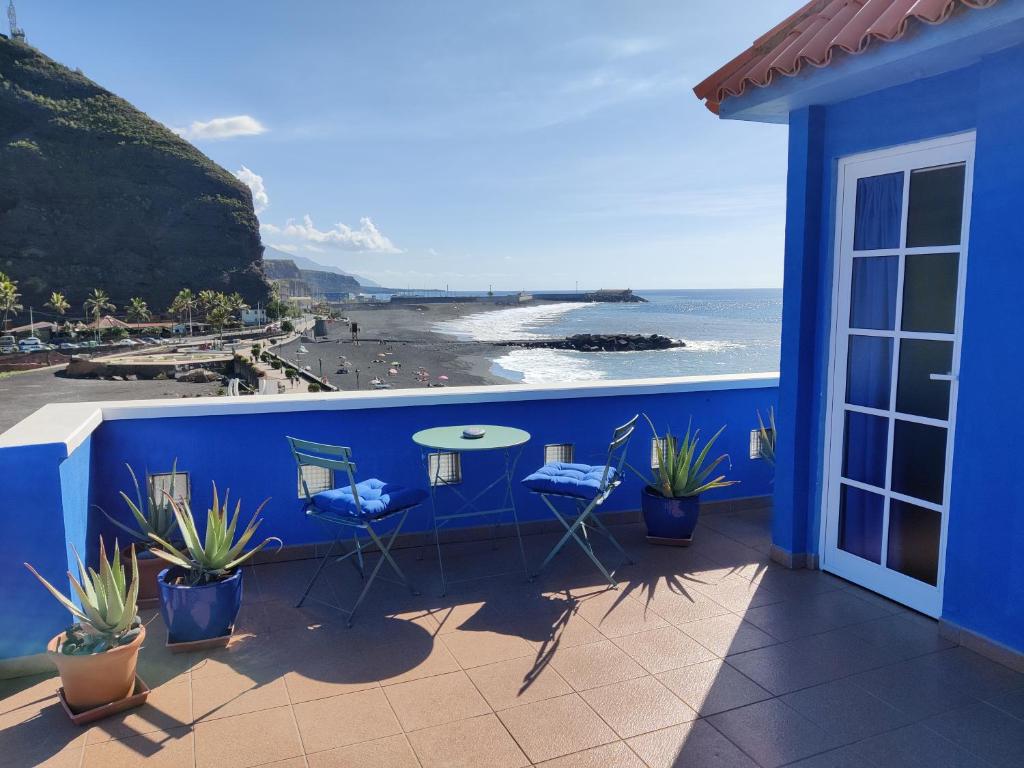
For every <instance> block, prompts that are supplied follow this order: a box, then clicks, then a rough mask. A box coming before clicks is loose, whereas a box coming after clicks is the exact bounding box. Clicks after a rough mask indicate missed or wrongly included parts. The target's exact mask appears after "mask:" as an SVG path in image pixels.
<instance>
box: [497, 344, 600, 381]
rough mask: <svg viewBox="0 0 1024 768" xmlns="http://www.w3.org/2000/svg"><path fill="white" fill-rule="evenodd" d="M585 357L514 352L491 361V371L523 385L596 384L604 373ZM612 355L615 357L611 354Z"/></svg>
mask: <svg viewBox="0 0 1024 768" xmlns="http://www.w3.org/2000/svg"><path fill="white" fill-rule="evenodd" d="M584 354H586V353H582V352H563V351H561V350H557V349H513V350H511V351H510V352H509V353H508V354H506V355H503V356H502V357H499V358H498V359H497V360H495V361H494V365H493V366H492V368H491V370H492V371H493V372H494V373H496V374H497V375H499V376H504V377H505V378H508V379H513V380H515V381H521V382H523V383H524V384H549V383H557V382H560V381H596V380H598V379H603V378H605V373H604V372H603V371H601V370H597V369H595V368H594V367H593V366H592V365H591V363H590V361H588V360H587V359H586V358H584V357H582V355H584ZM612 354H614V353H612Z"/></svg>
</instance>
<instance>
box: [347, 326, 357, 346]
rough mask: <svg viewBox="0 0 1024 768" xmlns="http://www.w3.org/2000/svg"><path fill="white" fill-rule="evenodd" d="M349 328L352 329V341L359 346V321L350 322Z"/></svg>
mask: <svg viewBox="0 0 1024 768" xmlns="http://www.w3.org/2000/svg"><path fill="white" fill-rule="evenodd" d="M349 329H350V330H351V331H352V343H353V344H355V345H356V346H357V347H358V346H359V323H351V324H349Z"/></svg>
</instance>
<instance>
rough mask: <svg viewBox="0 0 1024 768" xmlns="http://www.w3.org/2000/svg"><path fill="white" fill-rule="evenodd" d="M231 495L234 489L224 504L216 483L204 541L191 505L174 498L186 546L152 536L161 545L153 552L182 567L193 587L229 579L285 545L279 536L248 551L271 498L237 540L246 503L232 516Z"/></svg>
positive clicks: (238, 506) (176, 513)
mask: <svg viewBox="0 0 1024 768" xmlns="http://www.w3.org/2000/svg"><path fill="white" fill-rule="evenodd" d="M230 494H231V491H230V490H229V491H228V492H227V493H225V494H224V501H223V503H221V502H220V501H219V499H218V496H217V484H216V483H214V484H213V504H212V506H211V508H210V509H209V510H207V513H206V531H205V536H203V537H202V538H200V536H199V529H198V527H197V526H196V521H195V517H194V516H193V514H192V509H191V507H190V506H189V503H188V502H187V501H177V500H175V499H171V506H172V508H173V509H174V516H175V518H176V519H177V521H178V528H179V529H180V531H181V535H182V538H183V539H184V542H185V543H184V546H183V547H181V548H179V547H175V546H174V545H172V544H170V543H169V542H168V541H167V540H166V539H163V538H161V537H159V536H156V535H153V534H150V538H151V539H153V541H155V542H156V543H157V544H158V545H159V548H154V549H152V550H150V551H151V552H152V553H153V554H154V555H156V556H157V557H162V558H163V559H164V560H166V561H167V562H169V563H171V564H172V565H176V566H178V567H179V568H182V569H183V570H184V571H185V582H186V584H188V585H189V586H196V585H197V584H208V583H210V582H213V581H220V580H221V579H225V578H227V577H228V576H230V575H231V573H232V572H233V571H234V570H235V568H237V567H238V566H240V565H242V563H244V562H245V561H247V560H248V559H249V558H251V557H252V556H253V555H255V554H256V553H257V552H259V551H260V550H261V549H263V548H264V547H265V546H267V545H268V544H270V543H272V542H275V541H276V542H277V544H278V547H279V548H280V546H281V540H280V539H279V538H277V537H276V536H271V537H268V538H266V539H264V540H263V541H262V542H260V543H259V544H257V545H256V546H255V547H253V548H252V549H250V550H248V551H245V547H246V545H247V544H248V543H249V541H250V540H251V539H252V537H253V536H254V535H255V534H256V529H257V528H259V526H260V523H262V522H263V520H262V518H260V517H259V514H260V512H262V511H263V508H264V507H265V506H266V505H267V502H268V501H270V499H265V500H264V501H263V503H262V504H260V505H259V506H258V507H257V508H256V511H255V512H253V515H252V517H251V518H250V519H249V523H248V524H247V525H246V526H245V529H244V530H243V531H242V533H241V534H240V535H239V536H238V538H237V540H236V539H235V532H236V530H237V528H238V516H239V514H240V512H241V509H242V502H241V501H237V502H236V503H235V510H234V513H233V514H231V513H229V511H228V497H229V496H230ZM168 498H170V496H168Z"/></svg>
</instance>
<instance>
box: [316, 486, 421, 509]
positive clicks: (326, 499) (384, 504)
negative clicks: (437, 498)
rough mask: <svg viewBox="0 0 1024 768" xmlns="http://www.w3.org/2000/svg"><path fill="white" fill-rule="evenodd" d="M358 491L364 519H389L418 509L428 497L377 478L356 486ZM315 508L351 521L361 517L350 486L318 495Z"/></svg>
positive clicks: (414, 490)
mask: <svg viewBox="0 0 1024 768" xmlns="http://www.w3.org/2000/svg"><path fill="white" fill-rule="evenodd" d="M356 490H357V492H358V493H359V503H360V504H361V506H362V508H363V514H362V517H363V518H365V519H375V518H380V517H386V516H387V515H390V514H392V513H393V512H399V511H401V510H403V509H406V508H407V507H412V506H415V505H416V504H419V503H420V502H421V501H423V499H425V498H426V497H427V492H426V491H424V490H423V489H422V488H406V487H405V486H402V485H395V484H394V483H385V482H384V481H383V480H378V479H377V478H370V479H369V480H363V481H362V482H361V483H356ZM313 506H314V507H315V508H316V509H317V511H319V512H326V513H330V514H335V515H346V516H348V517H358V516H359V510H358V509H357V507H356V503H355V499H354V498H353V497H352V488H351V486H348V485H346V486H344V487H343V488H332V489H331V490H329V491H321V492H320V493H318V494H316V495H314V496H313Z"/></svg>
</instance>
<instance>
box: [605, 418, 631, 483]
mask: <svg viewBox="0 0 1024 768" xmlns="http://www.w3.org/2000/svg"><path fill="white" fill-rule="evenodd" d="M639 418H640V414H639V413H638V414H636V415H635V416H634V417H633V418H632V419H630V420H629V421H627V422H626V423H625V424H623V425H622V426H620V427H616V428H615V431H614V432H612V441H611V442H610V443H609V444H608V460H607V461H606V462H605V465H604V473H603V474H602V475H601V492H604V491H605V490H607V489H608V485H609V483H611V482H613V481H616V480H618V479H619V478H620V477H622V467H623V465H624V464H625V463H626V448H628V447H629V438H630V437H632V436H633V430H634V429H636V421H637V419H639ZM613 468H614V471H613Z"/></svg>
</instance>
